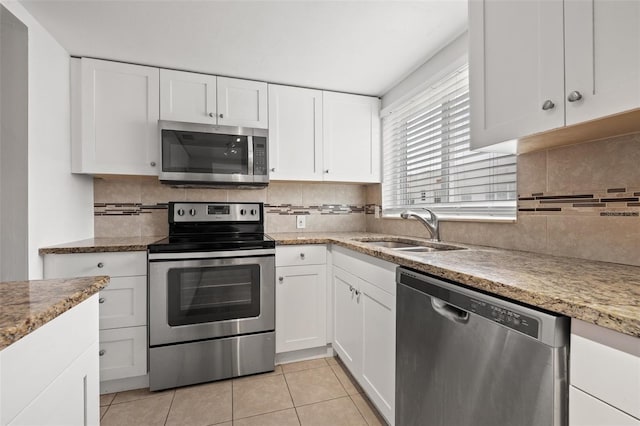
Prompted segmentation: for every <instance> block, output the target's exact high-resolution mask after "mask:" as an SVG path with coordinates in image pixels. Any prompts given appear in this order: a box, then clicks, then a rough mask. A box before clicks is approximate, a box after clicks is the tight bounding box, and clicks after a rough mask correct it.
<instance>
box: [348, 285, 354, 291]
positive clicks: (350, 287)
mask: <svg viewBox="0 0 640 426" xmlns="http://www.w3.org/2000/svg"><path fill="white" fill-rule="evenodd" d="M353 290H355V289H354V288H353V286H352V285H350V286H349V291H350V292H351V293H353Z"/></svg>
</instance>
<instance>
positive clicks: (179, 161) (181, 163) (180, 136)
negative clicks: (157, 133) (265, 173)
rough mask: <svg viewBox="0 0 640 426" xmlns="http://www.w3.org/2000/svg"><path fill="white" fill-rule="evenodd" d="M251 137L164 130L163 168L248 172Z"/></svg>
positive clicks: (234, 172) (231, 172)
mask: <svg viewBox="0 0 640 426" xmlns="http://www.w3.org/2000/svg"><path fill="white" fill-rule="evenodd" d="M248 143H249V138H248V137H247V136H236V135H223V134H215V133H199V132H182V131H178V130H166V129H163V130H162V170H163V171H164V172H177V173H214V174H247V172H248V170H249V152H248V151H249V149H248Z"/></svg>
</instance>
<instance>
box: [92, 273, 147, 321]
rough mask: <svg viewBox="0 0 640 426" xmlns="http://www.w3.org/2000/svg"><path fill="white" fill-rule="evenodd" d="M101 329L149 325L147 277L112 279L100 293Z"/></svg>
mask: <svg viewBox="0 0 640 426" xmlns="http://www.w3.org/2000/svg"><path fill="white" fill-rule="evenodd" d="M99 302H100V329H101V330H105V329H110V328H118V327H134V326H140V325H145V326H146V325H147V276H146V275H143V276H137V277H116V278H111V281H110V282H109V285H108V286H107V287H106V288H105V289H103V290H102V291H101V292H100V299H99Z"/></svg>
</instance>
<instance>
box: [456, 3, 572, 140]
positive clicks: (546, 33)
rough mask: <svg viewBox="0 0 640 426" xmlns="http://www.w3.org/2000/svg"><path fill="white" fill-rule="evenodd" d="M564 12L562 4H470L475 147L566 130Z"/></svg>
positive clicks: (472, 122)
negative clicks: (549, 102) (545, 104)
mask: <svg viewBox="0 0 640 426" xmlns="http://www.w3.org/2000/svg"><path fill="white" fill-rule="evenodd" d="M562 8H563V2H562V0H524V1H517V2H516V1H497V0H486V1H480V0H472V1H470V2H469V40H470V47H469V71H470V74H469V75H470V81H469V83H470V103H471V147H472V148H482V147H486V146H489V145H493V144H496V143H500V142H505V141H509V140H512V139H517V138H519V137H522V136H527V135H531V134H534V133H538V132H542V131H545V130H550V129H553V128H557V127H562V126H564V77H563V76H564V52H563V12H562ZM546 101H551V103H553V105H554V106H553V107H550V106H551V105H550V104H548V107H550V108H548V109H544V108H543V105H544V103H545V102H546Z"/></svg>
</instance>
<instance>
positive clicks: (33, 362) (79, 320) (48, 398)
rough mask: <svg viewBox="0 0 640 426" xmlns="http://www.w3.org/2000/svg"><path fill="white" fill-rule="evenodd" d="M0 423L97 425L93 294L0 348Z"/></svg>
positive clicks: (95, 316) (96, 325)
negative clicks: (0, 349) (5, 346)
mask: <svg viewBox="0 0 640 426" xmlns="http://www.w3.org/2000/svg"><path fill="white" fill-rule="evenodd" d="M0 366H1V368H0V389H1V391H0V425H3V426H4V425H83V424H84V425H98V424H99V423H100V419H99V417H100V413H99V411H100V410H99V405H100V403H99V398H98V394H99V373H98V296H97V295H94V296H91V297H90V298H89V299H87V300H85V301H83V302H82V303H80V304H79V305H77V306H75V307H73V308H71V309H70V310H69V311H67V312H64V313H63V314H61V315H60V316H59V317H57V318H55V319H53V320H51V321H50V322H48V323H46V324H45V325H43V326H42V327H40V328H38V329H36V330H34V331H33V332H31V333H30V334H28V335H27V336H25V337H23V338H22V339H20V340H18V341H17V342H15V343H14V344H12V345H10V346H9V347H7V348H5V349H3V350H2V351H0Z"/></svg>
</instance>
